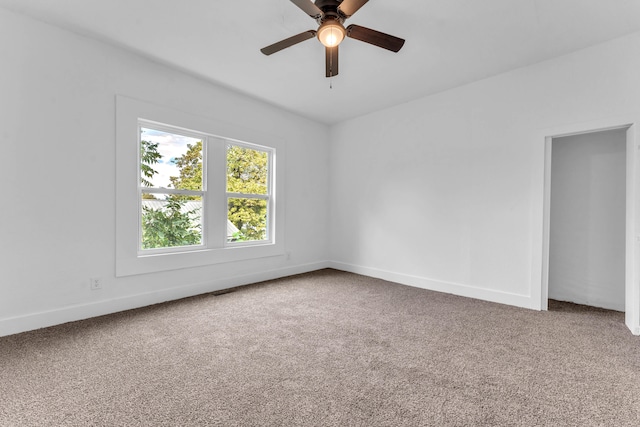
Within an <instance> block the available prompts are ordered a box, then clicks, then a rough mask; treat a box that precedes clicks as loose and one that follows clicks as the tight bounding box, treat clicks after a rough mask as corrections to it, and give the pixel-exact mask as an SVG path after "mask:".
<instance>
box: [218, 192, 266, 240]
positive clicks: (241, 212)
mask: <svg viewBox="0 0 640 427" xmlns="http://www.w3.org/2000/svg"><path fill="white" fill-rule="evenodd" d="M228 206H229V211H228V212H229V215H228V219H229V222H230V223H231V226H233V227H234V228H232V229H231V230H229V227H230V225H228V226H227V230H228V231H227V241H228V242H246V241H253V240H267V201H266V200H264V199H251V198H246V199H245V198H233V197H229V199H228Z"/></svg>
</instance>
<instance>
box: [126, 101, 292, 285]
mask: <svg viewBox="0 0 640 427" xmlns="http://www.w3.org/2000/svg"><path fill="white" fill-rule="evenodd" d="M141 123H142V124H143V127H148V128H151V129H158V130H163V131H167V132H175V133H179V134H181V135H185V134H186V136H194V135H196V137H198V138H200V137H202V136H206V138H207V141H206V142H205V141H203V149H204V150H206V155H205V153H203V162H204V161H206V166H205V168H204V171H203V172H204V173H205V176H206V178H205V179H206V182H205V183H203V194H204V196H203V214H204V218H203V245H194V246H185V247H177V248H162V249H158V250H140V235H139V233H140V231H139V230H140V229H141V227H140V203H141V190H140V184H139V182H140V169H139V167H140V161H139V156H140V145H139V141H140V136H139V135H140V133H139V127H140V124H141ZM219 135H224V136H219ZM246 141H249V142H246ZM254 141H260V144H254V143H253V142H254ZM227 144H231V145H241V146H245V147H248V148H252V149H256V150H261V151H266V152H268V153H269V169H270V170H269V173H270V177H269V180H268V181H269V186H270V187H269V189H268V193H269V203H268V205H267V206H268V207H269V208H268V209H269V210H268V213H267V218H268V225H267V235H268V240H265V241H250V242H227V233H226V221H227V215H228V212H227V211H228V207H227V194H228V193H227V192H226V147H227ZM205 146H206V148H204V147H205ZM284 153H285V144H284V142H283V141H282V140H280V139H279V138H275V137H273V136H271V135H268V134H265V133H263V132H260V131H259V130H258V131H256V130H252V129H250V128H246V127H241V126H238V125H233V124H229V123H226V122H220V121H216V120H214V119H211V118H208V117H204V116H202V115H200V114H199V113H198V112H193V113H191V112H184V111H178V110H174V109H172V108H168V107H163V106H158V105H154V104H151V103H148V102H144V101H139V100H135V99H132V98H128V97H125V96H120V95H118V96H116V276H117V277H122V276H130V275H135V274H146V273H154V272H160V271H168V270H175V269H182V268H191V267H200V266H206V265H212V264H219V263H225V262H236V261H242V260H249V259H256V258H264V257H275V256H284V203H283V194H284V180H283V174H284V167H283V165H284ZM203 166H204V165H203ZM217 171H218V172H217ZM216 172H217V173H216ZM145 190H146V189H145ZM154 191H155V190H154ZM160 191H162V190H160ZM178 191H179V190H178ZM229 194H234V193H229ZM246 196H247V195H246V194H242V195H241V197H246ZM276 200H277V202H276Z"/></svg>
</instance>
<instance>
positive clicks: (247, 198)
mask: <svg viewBox="0 0 640 427" xmlns="http://www.w3.org/2000/svg"><path fill="white" fill-rule="evenodd" d="M269 193H270V191H269V153H268V152H266V151H262V150H256V149H253V148H249V147H247V146H241V145H233V144H228V145H227V207H228V212H227V215H228V221H229V222H230V223H231V225H233V226H234V227H235V228H236V229H235V231H234V232H233V234H232V235H231V236H228V237H227V242H249V241H264V240H268V239H269V230H268V227H267V225H268V218H269V214H268V212H269V205H270V203H269V201H270V197H269Z"/></svg>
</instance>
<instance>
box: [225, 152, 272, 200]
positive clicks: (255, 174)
mask: <svg viewBox="0 0 640 427" xmlns="http://www.w3.org/2000/svg"><path fill="white" fill-rule="evenodd" d="M268 176H269V155H268V153H267V152H266V151H259V150H252V149H251V148H246V147H240V146H237V145H227V192H229V193H245V194H267V189H268V183H267V179H268Z"/></svg>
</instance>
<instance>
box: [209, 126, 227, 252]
mask: <svg viewBox="0 0 640 427" xmlns="http://www.w3.org/2000/svg"><path fill="white" fill-rule="evenodd" d="M207 148H208V156H207V172H208V173H207V178H206V179H207V193H208V197H207V218H206V220H207V246H208V247H209V248H222V247H223V246H224V242H225V241H226V239H227V202H226V200H227V199H226V194H225V190H226V185H227V181H226V170H227V162H226V143H225V141H224V140H223V139H220V138H214V137H210V138H208V143H207Z"/></svg>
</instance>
